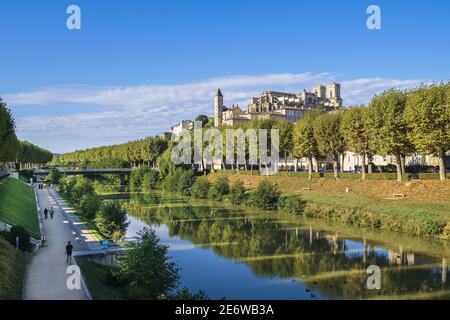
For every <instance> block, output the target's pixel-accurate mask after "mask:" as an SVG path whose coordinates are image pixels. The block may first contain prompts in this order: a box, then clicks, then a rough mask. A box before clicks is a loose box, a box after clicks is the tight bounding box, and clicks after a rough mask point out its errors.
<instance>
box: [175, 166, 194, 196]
mask: <svg viewBox="0 0 450 320" xmlns="http://www.w3.org/2000/svg"><path fill="white" fill-rule="evenodd" d="M177 178H178V181H177V191H178V192H179V193H181V194H184V195H187V196H188V195H190V194H191V190H190V189H191V187H192V185H193V184H194V182H195V172H194V170H192V169H188V170H182V171H181V174H180V175H179V176H178V177H177Z"/></svg>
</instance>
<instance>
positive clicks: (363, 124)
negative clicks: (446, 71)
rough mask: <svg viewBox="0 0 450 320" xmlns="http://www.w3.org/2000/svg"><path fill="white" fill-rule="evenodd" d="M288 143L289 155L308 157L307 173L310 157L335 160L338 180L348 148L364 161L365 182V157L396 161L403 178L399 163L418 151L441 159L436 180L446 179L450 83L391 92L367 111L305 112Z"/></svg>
mask: <svg viewBox="0 0 450 320" xmlns="http://www.w3.org/2000/svg"><path fill="white" fill-rule="evenodd" d="M280 140H281V138H280ZM292 141H293V143H292V148H291V149H290V150H288V151H290V152H291V154H292V155H293V156H294V157H300V158H303V157H305V158H307V159H308V160H309V163H310V166H309V167H310V172H311V171H312V169H311V168H312V164H311V163H312V158H320V157H324V156H329V157H332V158H333V160H334V171H335V176H336V178H337V177H338V172H339V166H340V165H341V161H340V160H341V159H342V155H343V154H344V153H345V151H347V150H350V151H352V152H354V153H356V154H358V155H360V156H361V158H362V159H363V165H362V177H363V179H364V178H365V171H366V169H365V167H366V159H369V161H370V159H372V157H373V155H375V154H380V155H393V156H394V157H395V159H396V166H397V177H398V180H401V179H402V174H403V173H405V168H404V160H403V159H404V158H405V157H406V156H408V155H412V154H415V153H421V154H424V155H433V156H436V157H438V158H439V159H440V165H439V167H440V178H441V180H444V179H445V154H446V152H447V151H448V150H450V83H447V84H444V83H441V84H432V85H430V86H422V87H419V88H417V89H416V90H413V91H399V90H395V89H391V90H388V91H385V92H383V93H381V94H379V95H376V96H375V97H373V99H372V101H371V102H370V104H369V105H368V106H367V107H365V106H355V107H350V108H348V109H346V110H345V111H341V112H336V113H322V112H309V113H308V114H307V115H306V116H305V117H304V118H303V119H302V120H300V121H298V122H297V123H295V125H294V128H293V135H292ZM282 147H283V146H280V148H282ZM370 167H371V165H370V163H369V168H370Z"/></svg>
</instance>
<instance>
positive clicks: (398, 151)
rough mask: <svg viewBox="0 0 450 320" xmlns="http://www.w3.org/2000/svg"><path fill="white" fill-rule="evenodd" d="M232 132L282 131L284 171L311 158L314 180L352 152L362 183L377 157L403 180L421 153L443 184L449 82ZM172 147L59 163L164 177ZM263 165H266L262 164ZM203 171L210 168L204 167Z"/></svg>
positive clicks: (149, 145)
mask: <svg viewBox="0 0 450 320" xmlns="http://www.w3.org/2000/svg"><path fill="white" fill-rule="evenodd" d="M197 119H198V120H202V122H203V125H204V127H203V129H204V130H206V129H208V128H209V127H210V126H211V123H210V122H208V121H206V120H207V119H208V118H207V117H206V116H199V117H197ZM203 120H204V121H203ZM229 128H230V127H229V126H222V127H219V128H218V129H219V130H221V131H222V136H223V137H224V138H225V137H226V132H225V131H226V130H227V129H229ZM233 128H234V129H242V130H244V131H245V130H246V129H250V128H251V129H256V131H258V130H260V129H267V130H270V129H278V130H279V134H280V139H279V141H280V145H279V151H280V154H281V156H282V157H284V159H285V167H287V158H288V156H291V157H293V158H295V159H301V158H306V159H307V160H308V163H309V166H308V167H309V173H310V177H311V175H312V167H313V166H312V162H313V159H316V160H319V161H320V160H323V159H330V158H331V159H333V163H334V174H335V178H336V179H337V178H338V176H339V172H340V171H343V160H344V154H345V153H346V152H347V151H352V152H354V153H356V154H358V155H360V157H361V159H362V160H363V161H362V166H361V169H362V178H363V179H365V177H366V167H367V168H368V169H367V170H368V171H369V172H371V169H372V163H371V162H372V158H373V156H374V155H376V154H378V155H392V156H394V157H395V159H396V161H395V162H396V167H397V170H396V171H397V178H398V180H401V179H402V175H403V174H404V173H405V161H404V159H405V157H406V156H408V155H412V154H418V153H419V154H423V155H433V156H435V157H438V158H439V159H440V166H439V167H440V178H441V179H442V180H444V179H445V154H446V152H447V151H448V150H450V82H449V83H435V84H432V85H428V86H425V85H424V86H421V87H419V88H417V89H415V90H411V91H400V90H395V89H391V90H387V91H385V92H383V93H381V94H379V95H376V96H374V97H373V99H372V100H371V102H370V103H369V105H368V106H353V107H350V108H346V109H343V110H341V111H337V112H334V113H326V112H324V111H321V110H311V111H308V112H307V114H306V115H305V117H304V118H302V119H301V120H300V121H298V122H296V123H291V122H289V121H286V120H281V121H274V120H271V119H259V120H252V121H249V122H245V123H238V124H236V125H234V126H233ZM235 139H236V140H237V138H235ZM225 140H226V139H224V144H225V143H226V142H225ZM209 143H210V141H207V140H206V139H204V141H203V144H204V146H203V147H206V146H207V145H208V144H209ZM268 143H270V137H268ZM248 145H249V141H248V137H247V138H246V141H245V154H246V159H245V161H244V163H240V162H239V160H238V159H237V157H235V159H236V160H235V165H236V166H237V167H238V168H239V165H245V166H246V167H247V165H248V162H249V161H248V159H249V148H248ZM171 147H172V143H169V142H168V141H167V140H166V139H162V138H158V137H153V138H146V139H143V140H137V141H133V142H128V143H125V144H121V145H115V146H106V147H99V148H93V149H87V150H84V151H75V152H72V153H69V154H65V155H62V156H60V157H58V158H57V160H56V162H57V163H56V164H77V165H80V164H81V163H83V162H84V163H86V162H101V161H106V160H108V159H109V160H110V159H120V160H121V161H126V162H127V163H130V164H131V165H132V166H136V165H140V164H149V165H150V164H151V165H152V166H154V164H155V163H156V162H158V166H159V168H160V171H161V172H162V173H163V175H165V174H166V171H173V170H174V168H173V167H174V166H173V165H171V164H170V162H171V160H170V154H171ZM236 148H237V147H236V144H235V150H234V153H235V155H236V154H237V153H238V151H241V150H236ZM224 150H225V145H224ZM157 160H158V161H157ZM367 162H368V163H367ZM259 165H260V166H261V163H259ZM202 167H203V168H205V167H206V166H205V165H204V164H203V165H202ZM252 167H253V166H252ZM224 168H226V167H225V166H224ZM233 168H234V165H233Z"/></svg>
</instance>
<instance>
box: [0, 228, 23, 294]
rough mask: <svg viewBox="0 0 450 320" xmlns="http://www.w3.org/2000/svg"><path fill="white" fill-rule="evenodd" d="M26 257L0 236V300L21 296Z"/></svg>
mask: <svg viewBox="0 0 450 320" xmlns="http://www.w3.org/2000/svg"><path fill="white" fill-rule="evenodd" d="M25 267H26V258H25V256H24V255H23V253H21V252H19V251H17V250H16V249H15V248H14V247H13V246H12V245H10V244H9V243H8V242H7V241H5V240H4V239H3V238H1V237H0V274H1V276H0V300H6V299H7V300H18V299H21V297H22V282H23V279H24V277H25Z"/></svg>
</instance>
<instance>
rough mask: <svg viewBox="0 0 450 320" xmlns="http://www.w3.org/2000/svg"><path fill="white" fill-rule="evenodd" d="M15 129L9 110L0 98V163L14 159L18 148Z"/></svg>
mask: <svg viewBox="0 0 450 320" xmlns="http://www.w3.org/2000/svg"><path fill="white" fill-rule="evenodd" d="M15 130H16V126H15V123H14V119H13V117H12V115H11V112H10V111H9V109H8V108H7V105H6V103H5V102H3V100H2V99H1V98H0V163H2V162H3V163H5V162H12V161H15V158H16V154H17V152H18V148H19V143H18V140H17V137H16V131H15Z"/></svg>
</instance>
